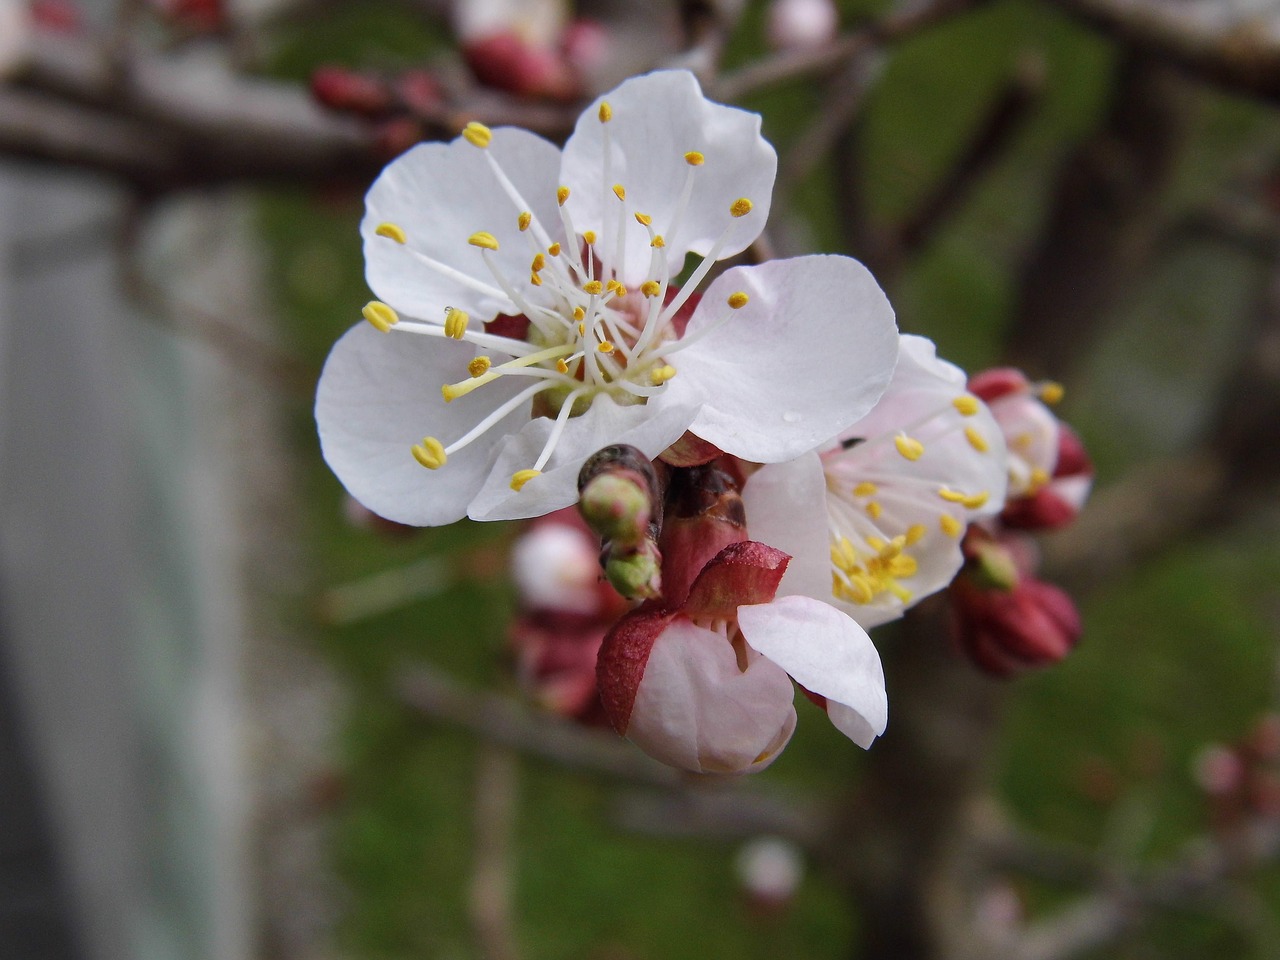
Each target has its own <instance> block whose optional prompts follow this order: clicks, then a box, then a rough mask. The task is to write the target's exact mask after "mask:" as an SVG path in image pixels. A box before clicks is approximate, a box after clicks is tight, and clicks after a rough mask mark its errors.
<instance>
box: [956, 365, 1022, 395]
mask: <svg viewBox="0 0 1280 960" xmlns="http://www.w3.org/2000/svg"><path fill="white" fill-rule="evenodd" d="M1030 387H1031V384H1030V382H1029V381H1028V380H1027V375H1026V374H1025V373H1023V372H1022V371H1021V370H1019V369H1017V368H1016V367H994V368H992V369H990V370H983V371H982V372H981V373H977V374H974V375H973V376H972V377H970V378H969V391H970V392H971V393H973V394H974V395H975V396H977V397H978V398H979V399H980V400H983V401H985V402H986V403H991V401H993V400H998V399H999V398H1000V397H1005V396H1008V395H1009V394H1011V393H1022V392H1024V391H1026V390H1029V389H1030Z"/></svg>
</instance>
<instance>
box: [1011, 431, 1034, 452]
mask: <svg viewBox="0 0 1280 960" xmlns="http://www.w3.org/2000/svg"><path fill="white" fill-rule="evenodd" d="M1035 442H1036V438H1035V437H1033V436H1032V435H1031V434H1029V433H1027V432H1025V431H1024V432H1022V433H1020V434H1018V435H1017V436H1016V437H1014V438H1013V445H1014V446H1015V447H1017V448H1018V449H1019V450H1026V449H1027V448H1028V447H1030V446H1031V445H1032V444H1033V443H1035Z"/></svg>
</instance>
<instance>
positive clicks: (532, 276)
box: [529, 271, 542, 287]
mask: <svg viewBox="0 0 1280 960" xmlns="http://www.w3.org/2000/svg"><path fill="white" fill-rule="evenodd" d="M529 282H530V283H531V284H533V285H534V286H535V287H540V286H542V278H541V277H540V276H538V275H537V274H536V273H533V272H532V271H530V273H529Z"/></svg>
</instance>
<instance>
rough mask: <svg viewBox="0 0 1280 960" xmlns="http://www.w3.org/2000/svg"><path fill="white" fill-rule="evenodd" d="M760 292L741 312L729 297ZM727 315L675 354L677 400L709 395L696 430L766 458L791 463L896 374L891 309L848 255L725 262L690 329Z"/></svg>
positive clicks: (864, 406)
mask: <svg viewBox="0 0 1280 960" xmlns="http://www.w3.org/2000/svg"><path fill="white" fill-rule="evenodd" d="M739 291H740V292H743V293H746V294H747V295H748V297H749V298H750V299H749V300H748V302H747V304H746V306H744V307H742V308H741V309H740V310H731V309H730V308H729V307H728V306H727V305H726V300H727V299H728V297H729V295H730V294H731V293H734V292H739ZM730 314H731V316H729V319H728V321H727V322H726V323H724V324H723V325H722V326H720V327H718V328H717V329H715V331H714V332H712V333H710V334H708V335H707V336H706V337H705V338H704V339H702V340H699V341H697V342H696V343H695V344H692V345H691V346H689V347H688V349H686V350H682V351H679V352H677V353H675V354H673V355H672V358H671V363H672V364H673V365H674V366H675V367H676V369H677V370H678V371H679V376H677V377H676V378H675V379H674V380H672V381H671V382H670V383H669V384H668V385H667V390H668V391H670V392H671V395H672V396H671V399H672V400H673V401H683V400H685V399H686V398H688V400H691V401H701V402H702V403H703V407H702V411H701V412H700V413H699V415H698V419H697V420H696V421H694V424H693V427H692V428H691V429H692V430H693V432H694V433H696V434H697V435H698V436H700V437H702V438H703V439H704V440H707V441H709V442H711V443H714V444H715V445H716V446H718V447H719V448H720V449H721V450H724V451H725V452H727V453H732V454H734V455H735V456H738V457H742V458H743V459H745V460H755V461H758V462H762V463H776V462H778V461H781V460H790V459H792V458H793V457H797V456H799V455H800V454H802V453H804V452H805V451H807V450H812V449H814V448H816V447H818V446H820V445H822V444H824V443H826V442H828V441H829V440H830V439H831V438H832V437H834V436H836V435H837V434H839V433H840V432H841V431H842V430H844V429H845V428H847V427H848V426H849V425H850V424H852V423H854V422H855V421H856V420H857V419H858V418H859V417H862V416H864V415H865V414H866V413H867V412H868V411H869V410H870V409H871V407H872V406H873V405H874V404H875V402H876V400H878V399H879V398H880V394H881V393H883V392H884V389H885V387H886V386H887V385H888V383H889V379H890V377H891V376H892V374H893V367H894V364H895V363H896V361H897V356H898V333H897V329H896V327H895V326H894V319H893V309H892V308H891V307H890V306H889V301H888V300H887V299H885V295H884V293H883V292H882V291H881V290H880V287H879V286H877V285H876V282H875V279H874V278H873V277H872V276H871V274H870V272H869V271H868V270H867V268H866V267H864V266H863V265H862V264H860V263H859V262H858V261H856V260H852V259H850V258H849V257H831V256H812V257H797V258H796V259H793V260H775V261H771V262H768V263H762V264H760V265H759V266H754V267H735V268H733V269H732V270H728V271H726V272H725V273H724V274H722V275H721V276H720V277H719V278H718V279H717V280H716V281H715V283H713V284H712V285H711V286H710V288H709V289H708V290H707V292H706V295H705V296H704V297H703V299H702V302H701V303H700V304H699V305H698V309H697V311H696V312H695V313H694V316H693V318H692V319H691V320H690V322H689V327H688V330H687V331H686V334H685V336H686V337H693V336H696V335H697V333H698V331H699V330H702V329H704V328H706V327H707V326H708V325H709V324H713V323H716V322H717V321H719V320H720V319H722V318H723V317H725V316H726V315H730Z"/></svg>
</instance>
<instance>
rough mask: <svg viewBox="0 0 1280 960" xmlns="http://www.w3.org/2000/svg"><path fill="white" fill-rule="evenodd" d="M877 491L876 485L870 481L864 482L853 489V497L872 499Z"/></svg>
mask: <svg viewBox="0 0 1280 960" xmlns="http://www.w3.org/2000/svg"><path fill="white" fill-rule="evenodd" d="M876 489H877V487H876V485H875V484H874V483H872V482H871V481H870V480H863V481H862V482H861V483H860V484H858V485H857V486H856V487H854V488H853V495H854V496H855V497H870V496H873V495H874V494H875V492H876Z"/></svg>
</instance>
